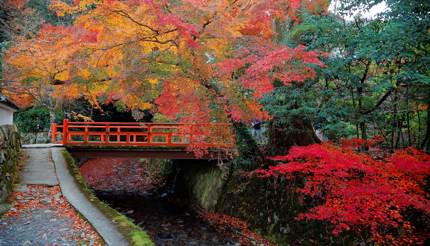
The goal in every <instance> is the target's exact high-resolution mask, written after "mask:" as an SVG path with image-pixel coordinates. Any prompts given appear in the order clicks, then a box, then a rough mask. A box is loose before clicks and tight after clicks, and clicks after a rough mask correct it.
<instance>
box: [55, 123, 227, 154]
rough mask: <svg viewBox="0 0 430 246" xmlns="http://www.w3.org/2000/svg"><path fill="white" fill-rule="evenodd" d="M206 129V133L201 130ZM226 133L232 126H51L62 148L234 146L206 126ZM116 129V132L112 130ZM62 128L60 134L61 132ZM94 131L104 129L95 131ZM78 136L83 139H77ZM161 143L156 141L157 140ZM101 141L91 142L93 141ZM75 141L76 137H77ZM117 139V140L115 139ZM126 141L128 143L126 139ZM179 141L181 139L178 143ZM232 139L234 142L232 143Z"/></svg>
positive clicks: (195, 124) (153, 124)
mask: <svg viewBox="0 0 430 246" xmlns="http://www.w3.org/2000/svg"><path fill="white" fill-rule="evenodd" d="M199 126H202V127H203V132H202V131H201V128H200V127H199ZM208 126H209V127H215V128H212V129H215V131H217V130H223V129H225V128H226V127H228V128H231V126H232V124H229V123H202V124H199V123H153V122H150V123H146V122H69V121H68V120H67V119H65V120H64V121H63V125H58V124H55V123H54V124H52V142H53V143H59V141H57V134H58V133H61V136H62V140H61V143H62V144H63V145H94V144H97V145H125V146H127V145H128V146H182V147H184V146H188V145H190V144H191V143H192V142H193V143H195V141H198V139H200V140H199V141H201V137H205V140H204V141H207V145H208V146H213V147H232V146H233V145H234V144H233V142H234V136H233V135H232V137H233V139H230V138H229V137H222V136H223V134H221V138H220V137H219V136H218V135H213V136H212V135H211V131H209V130H205V127H208ZM113 128H116V130H114V131H112V129H113ZM163 128H165V129H166V130H175V131H174V132H172V131H170V132H162V131H159V129H163ZM59 129H61V131H59ZM93 129H102V130H96V131H93ZM131 129H144V130H145V131H143V132H142V131H132V130H131ZM212 133H213V132H212ZM74 137H78V138H79V139H80V138H82V140H74V139H73V138H74ZM160 137H161V138H162V139H164V140H163V141H162V140H154V138H157V139H159V138H160ZM94 138H96V139H99V140H92V139H94ZM75 139H76V138H75ZM112 139H115V140H112ZM123 139H125V140H123ZM178 139H179V140H178ZM229 140H232V141H229Z"/></svg>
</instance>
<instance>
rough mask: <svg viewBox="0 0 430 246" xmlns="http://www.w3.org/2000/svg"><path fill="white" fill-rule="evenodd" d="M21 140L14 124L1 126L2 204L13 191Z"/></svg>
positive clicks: (0, 185) (0, 195)
mask: <svg viewBox="0 0 430 246" xmlns="http://www.w3.org/2000/svg"><path fill="white" fill-rule="evenodd" d="M20 149H21V141H20V136H19V134H18V131H17V129H16V127H15V126H13V125H1V126H0V204H2V203H3V202H4V201H5V200H6V198H7V197H8V196H9V195H10V193H11V192H12V186H13V181H14V178H15V172H16V166H17V164H18V158H19V152H20Z"/></svg>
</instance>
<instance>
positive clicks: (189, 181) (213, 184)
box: [174, 160, 226, 210]
mask: <svg viewBox="0 0 430 246" xmlns="http://www.w3.org/2000/svg"><path fill="white" fill-rule="evenodd" d="M174 164H175V165H176V168H179V169H180V171H179V174H178V182H177V187H176V188H177V191H179V192H182V193H183V194H186V195H187V196H188V198H189V199H190V201H191V202H192V203H194V204H196V205H198V206H200V207H202V208H204V209H208V210H215V208H216V206H217V203H218V201H219V198H220V197H221V194H222V191H223V187H224V184H225V181H226V178H225V175H224V174H223V172H222V170H221V169H220V168H219V167H218V166H217V165H216V162H215V163H213V162H208V161H207V160H175V161H174Z"/></svg>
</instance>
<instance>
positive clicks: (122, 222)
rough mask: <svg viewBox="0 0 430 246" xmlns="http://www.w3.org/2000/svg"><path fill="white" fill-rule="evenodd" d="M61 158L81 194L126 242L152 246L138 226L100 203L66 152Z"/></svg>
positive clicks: (138, 245)
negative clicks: (113, 224)
mask: <svg viewBox="0 0 430 246" xmlns="http://www.w3.org/2000/svg"><path fill="white" fill-rule="evenodd" d="M63 156H64V158H65V160H66V162H67V168H68V169H69V171H70V173H71V174H72V175H73V177H74V178H75V180H76V182H77V183H78V186H79V189H80V190H81V192H82V193H83V194H84V195H85V196H86V197H87V198H88V199H89V200H90V201H91V202H92V203H93V204H94V205H95V206H96V207H97V208H98V209H99V210H100V211H101V212H102V213H103V214H104V215H105V216H107V217H108V218H109V219H110V220H111V221H113V222H115V225H116V226H117V228H118V230H119V231H120V232H121V233H122V234H123V235H124V237H125V238H126V239H127V241H128V242H129V243H130V244H131V245H133V246H153V245H155V244H154V242H152V240H151V239H150V237H149V235H148V234H147V233H146V232H145V231H144V230H142V229H141V228H140V227H139V226H137V225H136V224H134V223H133V221H131V220H130V219H129V218H127V217H126V216H124V215H123V214H121V213H119V212H118V211H116V210H115V209H113V208H111V207H110V206H109V205H107V204H106V203H104V202H102V201H100V200H99V199H98V198H97V197H96V196H95V195H94V193H93V192H92V190H91V189H90V188H89V187H88V185H87V183H86V182H85V179H84V177H82V175H81V174H80V172H79V168H78V167H77V166H76V164H75V161H74V159H73V157H72V156H71V155H70V154H69V152H67V151H66V150H64V151H63Z"/></svg>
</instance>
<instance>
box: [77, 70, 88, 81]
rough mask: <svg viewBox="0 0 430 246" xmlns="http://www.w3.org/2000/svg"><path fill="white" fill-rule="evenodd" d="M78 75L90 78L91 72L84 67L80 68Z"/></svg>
mask: <svg viewBox="0 0 430 246" xmlns="http://www.w3.org/2000/svg"><path fill="white" fill-rule="evenodd" d="M78 75H79V76H81V77H82V78H84V79H89V78H90V76H91V72H90V71H89V70H88V69H85V68H84V69H81V70H79V73H78Z"/></svg>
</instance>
